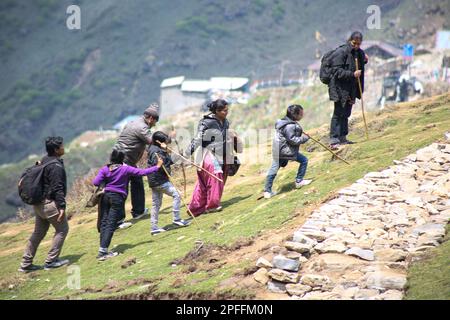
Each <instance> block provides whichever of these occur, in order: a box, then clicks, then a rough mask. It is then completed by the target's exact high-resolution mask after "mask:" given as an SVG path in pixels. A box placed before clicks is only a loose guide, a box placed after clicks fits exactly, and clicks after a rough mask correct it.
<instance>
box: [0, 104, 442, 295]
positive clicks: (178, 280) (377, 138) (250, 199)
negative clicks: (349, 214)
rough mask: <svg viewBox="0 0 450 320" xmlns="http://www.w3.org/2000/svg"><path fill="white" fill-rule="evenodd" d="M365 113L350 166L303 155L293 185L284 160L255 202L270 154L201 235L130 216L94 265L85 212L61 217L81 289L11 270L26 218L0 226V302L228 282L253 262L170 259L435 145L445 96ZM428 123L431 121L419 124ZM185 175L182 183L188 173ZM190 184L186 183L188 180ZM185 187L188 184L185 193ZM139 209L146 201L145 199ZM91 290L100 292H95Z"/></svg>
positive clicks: (237, 237)
mask: <svg viewBox="0 0 450 320" xmlns="http://www.w3.org/2000/svg"><path fill="white" fill-rule="evenodd" d="M369 119H370V131H371V140H369V141H367V142H363V141H362V139H363V131H362V127H361V125H360V121H358V123H357V124H356V125H355V126H354V128H353V129H352V134H351V136H350V138H351V139H354V140H358V141H360V142H361V143H359V144H356V145H352V146H349V147H348V149H347V151H344V152H346V156H347V159H349V160H350V161H351V162H352V166H351V167H349V166H347V165H345V164H343V163H340V162H329V156H328V154H326V153H324V152H314V153H306V154H307V155H308V157H309V158H310V167H309V169H308V173H307V177H314V179H315V182H314V184H312V185H311V186H310V187H309V188H307V189H305V190H302V191H297V190H295V189H293V187H292V179H293V177H294V173H295V171H296V169H297V167H296V165H295V164H290V165H289V166H288V167H287V168H285V169H283V170H282V171H281V172H280V174H279V177H278V178H277V180H276V182H275V188H276V189H278V191H281V194H280V195H279V196H277V197H275V198H273V199H272V200H271V201H270V202H268V201H263V200H262V201H259V202H256V197H257V196H258V194H259V191H261V190H262V185H263V181H264V173H265V170H266V169H267V167H268V165H269V163H268V162H267V161H268V160H269V158H270V157H267V159H266V161H265V162H264V163H261V164H254V165H244V166H243V168H242V171H240V175H241V177H234V178H231V179H230V181H229V184H228V186H227V188H226V191H225V194H224V198H223V205H224V211H223V212H221V213H217V214H210V215H205V216H201V217H199V218H198V219H197V220H198V223H199V225H200V226H201V229H202V230H203V232H200V231H199V230H198V229H197V228H196V226H195V225H192V226H190V227H189V228H185V229H175V230H172V231H170V232H167V233H165V234H161V235H158V236H155V237H151V236H150V235H149V232H148V231H149V221H148V220H144V221H139V222H138V223H136V224H135V225H134V226H133V227H132V228H130V229H128V230H121V231H118V232H117V233H116V235H115V236H114V239H113V243H112V244H113V245H117V247H116V250H118V251H119V252H122V253H123V254H122V255H120V256H119V257H117V258H115V259H113V260H110V261H107V262H104V263H98V262H97V261H96V260H95V255H96V251H97V248H98V234H97V231H96V230H95V219H96V217H95V214H86V215H82V216H79V217H75V218H74V219H73V221H72V222H71V231H70V233H69V236H68V239H67V241H66V244H65V246H64V250H63V254H62V256H63V257H68V258H70V259H71V260H72V261H73V263H74V264H76V265H79V266H80V268H81V269H80V270H81V287H82V289H83V290H81V291H78V290H70V289H68V288H67V287H66V281H67V276H68V275H67V273H66V272H67V271H66V270H65V269H61V270H55V271H53V272H44V271H39V272H37V273H36V274H34V275H22V274H17V272H16V271H15V270H16V268H17V266H18V264H19V261H20V257H21V254H22V250H23V245H24V243H25V241H26V239H27V237H28V236H29V234H30V232H31V231H32V228H33V224H32V222H31V221H30V222H26V223H22V224H14V225H11V224H4V225H1V226H0V242H1V243H2V252H1V253H0V270H2V271H1V275H0V283H1V287H0V288H1V289H0V290H1V292H0V298H1V299H11V298H17V299H19V298H20V299H40V298H59V297H70V298H78V297H82V298H99V297H105V296H108V295H118V294H120V295H123V294H130V293H137V292H144V291H145V289H144V288H143V287H142V284H143V283H142V282H141V283H139V282H138V283H136V282H129V281H133V280H135V279H146V280H147V281H149V282H152V283H153V284H155V285H156V288H155V291H154V292H155V293H168V292H172V293H175V294H186V293H191V294H192V293H206V294H208V295H211V294H213V293H218V291H220V289H217V288H218V286H219V284H220V283H221V282H222V281H223V280H225V279H229V278H231V277H232V276H233V275H234V274H235V272H236V271H237V270H242V269H243V268H248V267H251V266H252V265H253V264H254V261H253V260H252V259H249V260H246V259H241V260H239V261H236V262H233V263H228V264H224V265H221V266H220V263H219V264H218V265H217V267H216V268H210V269H209V270H205V269H199V270H197V271H194V272H188V271H187V266H186V265H183V264H177V265H176V266H171V262H172V261H173V260H174V259H177V258H181V257H184V256H185V255H186V254H187V253H189V252H190V251H191V250H192V249H193V248H194V246H195V241H196V240H202V241H203V242H204V243H205V244H216V245H228V246H231V245H233V244H235V243H236V242H238V241H242V240H243V239H244V240H245V239H252V238H253V239H257V237H258V236H260V235H265V234H266V235H267V234H271V233H273V232H274V231H276V230H278V229H280V228H283V226H285V225H286V224H289V222H290V221H292V219H293V218H294V217H295V216H296V215H298V214H299V212H304V211H305V210H307V208H308V206H313V205H317V204H318V203H320V202H321V201H323V200H325V199H326V198H327V197H329V196H330V193H332V192H333V191H336V190H337V189H339V188H342V187H344V186H346V185H349V184H351V183H352V182H354V181H355V180H357V179H359V178H361V177H362V176H363V175H364V174H365V173H366V172H368V171H372V170H379V169H382V168H385V167H387V166H389V165H390V164H391V163H392V160H394V159H399V158H402V157H404V156H406V155H408V154H410V153H412V152H414V151H415V150H417V149H418V148H420V147H423V146H426V145H428V144H429V143H431V142H433V141H436V140H437V139H439V138H441V137H442V133H443V132H444V131H445V130H448V128H450V95H446V96H441V97H437V98H435V99H432V100H427V101H423V102H417V103H409V104H403V105H400V106H398V107H395V108H393V109H389V110H386V111H385V112H384V113H380V114H370V115H369ZM430 123H433V124H435V125H436V126H435V127H433V128H431V129H427V130H424V128H425V126H426V125H427V124H430ZM325 130H326V128H322V129H319V130H318V131H316V132H314V131H312V132H314V134H315V135H317V136H321V135H324V134H325ZM253 152H254V150H253ZM189 176H190V181H191V182H192V181H193V175H192V172H190V174H189ZM190 185H191V186H192V183H190ZM191 189H192V187H191V188H189V190H188V192H189V191H191ZM305 191H308V194H307V195H306V194H304V192H305ZM189 194H190V192H189ZM147 205H148V206H149V205H150V199H149V198H147ZM169 205H170V203H169V202H168V199H167V198H166V199H165V202H164V206H163V208H165V209H164V210H163V212H162V215H161V225H165V224H166V223H169V222H170V220H171V215H170V209H169V207H168V206H169ZM184 214H185V213H184ZM49 240H50V235H48V236H47V237H46V239H45V240H44V243H43V244H42V245H41V247H40V249H39V251H38V255H37V257H36V263H42V261H43V259H44V255H45V252H46V250H47V249H48V248H49ZM442 248H443V249H442V250H445V248H447V249H446V250H447V251H445V252H443V255H444V257H445V256H447V257H448V256H449V254H450V252H449V251H448V248H449V247H448V246H443V247H442ZM132 257H136V258H137V264H135V265H133V266H131V267H129V268H126V269H123V268H121V265H122V263H124V262H125V261H126V260H128V259H129V258H132ZM225 258H226V257H224V259H225ZM447 261H448V259H447ZM219 262H220V261H219ZM212 265H214V264H212ZM412 277H413V278H411V279H410V285H411V289H410V290H411V292H414V290H417V289H415V286H421V281H422V280H421V279H418V278H417V276H415V275H414V273H413V274H412ZM436 283H437V285H444V284H445V283H443V282H442V283H439V282H436ZM108 284H109V289H108ZM9 285H14V288H13V289H11V290H8V287H9ZM100 289H103V291H102V292H96V291H98V290H100ZM445 289H446V288H445V287H439V286H437V287H434V291H436V292H444V291H445ZM224 290H225V289H224ZM232 294H233V296H234V297H239V296H243V295H248V296H252V295H253V293H252V292H248V291H246V290H235V291H233V293H232Z"/></svg>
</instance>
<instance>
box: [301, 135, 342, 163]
mask: <svg viewBox="0 0 450 320" xmlns="http://www.w3.org/2000/svg"><path fill="white" fill-rule="evenodd" d="M303 133H304V134H305V135H306V136H308V137H309V138H310V139H311V140H312V141H314V142H315V143H317V144H319V145H321V146H322V147H324V148H325V149H327V150H328V151H329V152H331V153H332V154H333V155H334V156H335V157H336V158H338V159H339V160H341V161H344V162H345V163H346V164H348V165H350V163H349V162H348V161H347V160H345V159H343V158H341V157H340V156H338V155H337V154H336V153H335V152H333V150H331V149H330V148H328V147H327V146H326V145H324V144H323V143H322V142H320V141H319V140H316V139H314V138H313V137H311V136H310V135H309V134H307V133H306V132H303Z"/></svg>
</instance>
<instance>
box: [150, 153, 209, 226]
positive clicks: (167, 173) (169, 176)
mask: <svg viewBox="0 0 450 320" xmlns="http://www.w3.org/2000/svg"><path fill="white" fill-rule="evenodd" d="M156 157H158V159H160V157H159V155H158V154H156ZM161 168H163V170H164V172H165V173H166V175H167V178H169V181H170V182H171V183H172V185H173V187H174V188H175V190H177V192H178V193H179V194H181V192H180V190H178V188H177V187H176V186H175V184H174V183H173V181H172V176H171V175H170V174H169V172H167V169H166V167H165V166H164V164H163V165H161ZM180 198H181V201H183V204H184V206H185V207H186V209H187V211H188V212H189V214H190V215H191V216H192V219H193V220H194V222H195V223H196V226H197V228H198V229H199V230H200V231H202V228H200V225H199V224H198V222H197V219H195V216H194V214H193V213H192V211H191V210H190V209H189V207H188V206H187V204H186V202H185V201H184V199H183V197H180Z"/></svg>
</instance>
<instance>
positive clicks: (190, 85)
mask: <svg viewBox="0 0 450 320" xmlns="http://www.w3.org/2000/svg"><path fill="white" fill-rule="evenodd" d="M210 89H211V81H209V80H185V81H183V84H182V85H181V90H182V91H187V92H208V91H209V90H210Z"/></svg>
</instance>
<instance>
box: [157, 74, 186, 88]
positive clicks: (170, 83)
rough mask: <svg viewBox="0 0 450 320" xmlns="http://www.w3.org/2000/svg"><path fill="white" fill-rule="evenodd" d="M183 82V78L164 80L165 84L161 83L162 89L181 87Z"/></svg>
mask: <svg viewBox="0 0 450 320" xmlns="http://www.w3.org/2000/svg"><path fill="white" fill-rule="evenodd" d="M183 81H184V77H183V76H180V77H173V78H167V79H164V80H163V82H161V88H168V87H176V86H181V84H182V83H183Z"/></svg>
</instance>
